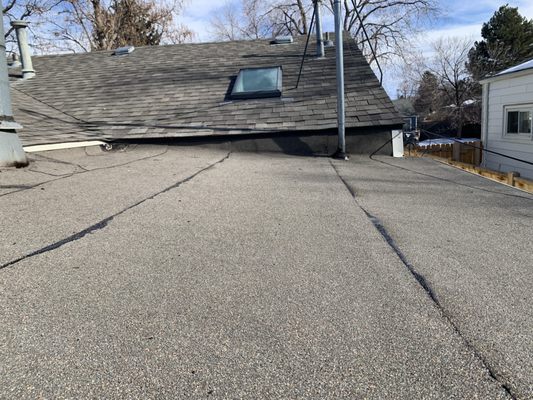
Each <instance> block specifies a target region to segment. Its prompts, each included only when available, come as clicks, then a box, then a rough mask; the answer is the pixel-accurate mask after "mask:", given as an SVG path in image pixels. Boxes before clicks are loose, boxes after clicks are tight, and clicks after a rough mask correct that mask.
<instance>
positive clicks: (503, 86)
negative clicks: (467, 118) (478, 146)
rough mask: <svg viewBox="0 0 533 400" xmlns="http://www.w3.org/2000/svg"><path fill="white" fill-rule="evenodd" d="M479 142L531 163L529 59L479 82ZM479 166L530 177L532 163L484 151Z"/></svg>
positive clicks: (532, 76) (532, 72)
mask: <svg viewBox="0 0 533 400" xmlns="http://www.w3.org/2000/svg"><path fill="white" fill-rule="evenodd" d="M481 84H482V85H483V112H482V122H481V125H482V141H483V146H484V148H485V149H487V150H492V151H494V152H497V153H501V154H504V155H507V156H510V157H513V158H515V159H518V160H524V161H527V162H529V163H532V162H533V136H532V134H531V128H532V117H533V60H530V61H527V62H525V63H522V64H520V65H517V66H515V67H512V68H509V69H506V70H505V71H502V72H500V73H498V74H496V75H494V76H492V77H490V78H487V79H484V80H482V81H481ZM483 157H484V161H483V165H484V166H485V167H486V168H490V169H493V170H497V171H501V172H509V171H516V172H519V173H520V175H521V176H522V177H525V178H529V179H533V165H531V164H527V163H524V162H521V161H518V160H515V159H511V158H507V157H503V156H500V155H497V154H492V153H489V152H485V153H484V154H483Z"/></svg>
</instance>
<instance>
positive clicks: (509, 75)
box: [479, 68, 533, 85]
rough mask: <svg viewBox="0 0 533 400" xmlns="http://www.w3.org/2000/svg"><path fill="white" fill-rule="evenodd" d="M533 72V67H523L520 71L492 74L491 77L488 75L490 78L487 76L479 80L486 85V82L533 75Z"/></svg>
mask: <svg viewBox="0 0 533 400" xmlns="http://www.w3.org/2000/svg"><path fill="white" fill-rule="evenodd" d="M532 74H533V68H528V69H523V70H520V71H511V72H507V73H504V74H499V75H494V76H491V77H488V78H485V79H481V80H480V81H479V83H481V84H482V85H484V84H486V83H492V82H497V81H503V80H505V79H509V78H518V77H521V76H526V75H532Z"/></svg>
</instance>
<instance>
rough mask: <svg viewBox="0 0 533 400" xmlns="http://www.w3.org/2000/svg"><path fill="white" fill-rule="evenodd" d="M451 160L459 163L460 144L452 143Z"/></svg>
mask: <svg viewBox="0 0 533 400" xmlns="http://www.w3.org/2000/svg"><path fill="white" fill-rule="evenodd" d="M452 160H453V161H461V143H457V142H454V143H453V144H452Z"/></svg>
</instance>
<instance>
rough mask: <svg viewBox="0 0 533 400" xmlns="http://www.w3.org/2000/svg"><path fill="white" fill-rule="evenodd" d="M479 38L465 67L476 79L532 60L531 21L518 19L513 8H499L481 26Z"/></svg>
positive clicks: (506, 6)
mask: <svg viewBox="0 0 533 400" xmlns="http://www.w3.org/2000/svg"><path fill="white" fill-rule="evenodd" d="M481 36H482V37H483V40H482V41H480V42H476V43H474V47H472V49H471V50H470V53H469V55H468V58H469V60H468V64H467V66H468V69H469V71H470V73H471V74H472V76H473V77H474V79H476V80H479V79H481V78H483V77H484V76H487V75H491V74H494V73H496V72H498V71H501V70H504V69H506V68H509V67H511V66H513V65H516V64H519V63H521V62H524V61H527V60H529V59H531V58H533V20H528V19H526V18H524V17H522V16H521V15H520V13H519V12H518V8H516V7H509V5H505V6H501V7H500V8H499V10H498V11H496V12H495V13H494V15H493V16H492V18H491V19H490V20H489V22H486V23H484V24H483V28H482V29H481Z"/></svg>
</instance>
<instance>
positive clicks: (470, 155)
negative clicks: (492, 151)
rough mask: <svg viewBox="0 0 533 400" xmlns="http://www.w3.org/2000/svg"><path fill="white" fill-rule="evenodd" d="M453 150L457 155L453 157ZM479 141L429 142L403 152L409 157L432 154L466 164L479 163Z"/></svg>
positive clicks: (480, 155) (480, 150)
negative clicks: (464, 142)
mask: <svg viewBox="0 0 533 400" xmlns="http://www.w3.org/2000/svg"><path fill="white" fill-rule="evenodd" d="M454 148H455V152H456V153H457V155H458V156H457V157H455V158H454V157H453V154H454ZM482 153H483V151H482V147H481V142H472V143H466V144H463V143H453V144H451V143H450V144H431V145H428V146H424V147H419V146H414V147H413V148H406V149H405V154H406V155H410V156H411V157H413V156H414V157H423V156H427V155H429V156H433V157H440V158H444V159H447V160H452V159H454V160H455V161H459V162H462V163H466V164H472V165H480V164H481V160H482Z"/></svg>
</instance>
